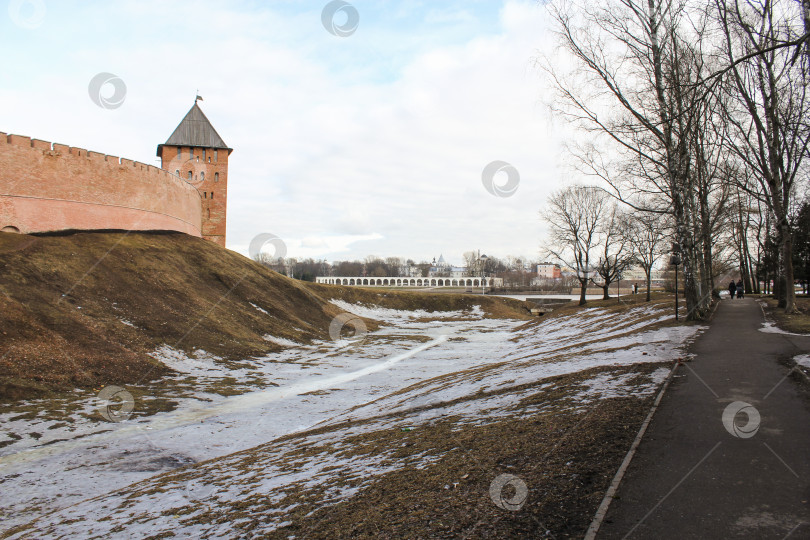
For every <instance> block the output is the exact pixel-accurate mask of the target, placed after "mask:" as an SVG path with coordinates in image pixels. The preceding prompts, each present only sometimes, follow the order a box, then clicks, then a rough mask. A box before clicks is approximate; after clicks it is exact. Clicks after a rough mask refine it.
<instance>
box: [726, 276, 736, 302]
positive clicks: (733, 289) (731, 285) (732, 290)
mask: <svg viewBox="0 0 810 540" xmlns="http://www.w3.org/2000/svg"><path fill="white" fill-rule="evenodd" d="M736 292H737V285H736V284H735V283H734V281H733V280H732V281H731V283H729V284H728V296H729V298H731V299H732V300H734V294H735V293H736Z"/></svg>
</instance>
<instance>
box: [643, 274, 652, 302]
mask: <svg viewBox="0 0 810 540" xmlns="http://www.w3.org/2000/svg"><path fill="white" fill-rule="evenodd" d="M644 273H645V274H646V275H647V300H646V301H647V302H649V301H650V287H651V286H652V268H644Z"/></svg>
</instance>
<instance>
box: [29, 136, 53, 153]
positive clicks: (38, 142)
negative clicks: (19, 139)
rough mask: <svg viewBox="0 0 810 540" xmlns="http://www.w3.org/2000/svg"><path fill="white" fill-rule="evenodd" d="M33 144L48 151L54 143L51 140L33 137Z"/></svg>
mask: <svg viewBox="0 0 810 540" xmlns="http://www.w3.org/2000/svg"><path fill="white" fill-rule="evenodd" d="M31 146H32V147H34V148H38V149H40V150H45V151H47V152H50V151H51V150H52V143H51V142H50V141H43V140H41V139H31Z"/></svg>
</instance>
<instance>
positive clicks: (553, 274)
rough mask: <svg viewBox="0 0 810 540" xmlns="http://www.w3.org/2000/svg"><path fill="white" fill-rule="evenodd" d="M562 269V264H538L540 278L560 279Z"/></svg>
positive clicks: (538, 276)
mask: <svg viewBox="0 0 810 540" xmlns="http://www.w3.org/2000/svg"><path fill="white" fill-rule="evenodd" d="M561 277H562V271H561V270H560V266H559V265H557V264H553V263H540V264H538V265H537V278H538V279H560V278H561Z"/></svg>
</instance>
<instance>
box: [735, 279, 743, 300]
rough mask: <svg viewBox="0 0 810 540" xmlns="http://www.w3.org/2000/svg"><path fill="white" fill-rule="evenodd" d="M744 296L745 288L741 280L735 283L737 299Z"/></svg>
mask: <svg viewBox="0 0 810 540" xmlns="http://www.w3.org/2000/svg"><path fill="white" fill-rule="evenodd" d="M743 296H745V287H743V282H742V280H739V281H738V282H737V298H742V297H743Z"/></svg>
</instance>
